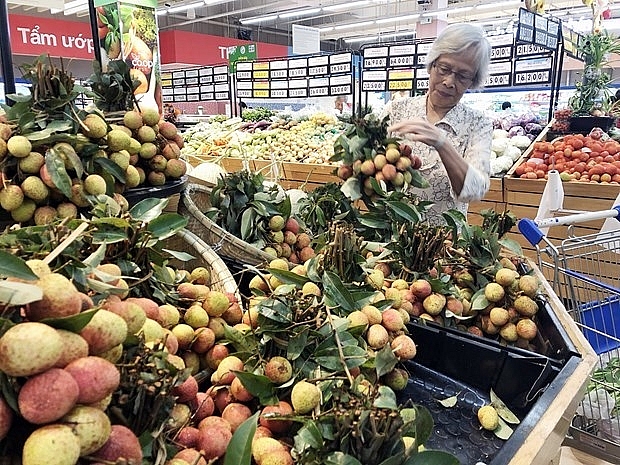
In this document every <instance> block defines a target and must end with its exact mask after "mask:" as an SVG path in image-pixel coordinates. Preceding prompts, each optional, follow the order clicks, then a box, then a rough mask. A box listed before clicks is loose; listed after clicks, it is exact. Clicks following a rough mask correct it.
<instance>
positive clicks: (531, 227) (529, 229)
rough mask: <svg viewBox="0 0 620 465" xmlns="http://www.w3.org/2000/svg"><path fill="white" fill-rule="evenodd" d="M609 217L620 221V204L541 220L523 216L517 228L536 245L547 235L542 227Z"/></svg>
mask: <svg viewBox="0 0 620 465" xmlns="http://www.w3.org/2000/svg"><path fill="white" fill-rule="evenodd" d="M607 218H615V219H616V220H618V221H620V205H616V206H614V207H613V208H612V209H610V210H601V211H597V212H587V213H575V214H574V215H567V216H559V217H557V218H543V219H541V220H531V219H529V218H523V219H521V220H519V222H518V223H517V228H518V229H519V232H520V233H521V234H523V236H524V237H525V238H526V239H527V240H528V242H529V243H530V244H532V245H533V246H536V245H537V244H538V243H539V242H540V241H541V240H542V239H543V238H544V237H545V234H544V233H543V232H542V231H541V229H540V228H549V227H551V226H563V225H568V224H576V223H583V222H586V221H593V220H603V219H607Z"/></svg>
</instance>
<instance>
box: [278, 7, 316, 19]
mask: <svg viewBox="0 0 620 465" xmlns="http://www.w3.org/2000/svg"><path fill="white" fill-rule="evenodd" d="M320 11H321V9H320V8H308V9H307V10H297V11H288V12H286V13H280V14H279V15H278V17H279V18H282V19H284V18H293V17H295V16H306V15H313V14H315V13H318V12H320Z"/></svg>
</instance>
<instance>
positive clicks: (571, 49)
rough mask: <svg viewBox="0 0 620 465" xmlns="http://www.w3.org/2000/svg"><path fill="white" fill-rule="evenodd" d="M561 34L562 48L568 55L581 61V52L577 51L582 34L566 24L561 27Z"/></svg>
mask: <svg viewBox="0 0 620 465" xmlns="http://www.w3.org/2000/svg"><path fill="white" fill-rule="evenodd" d="M562 35H563V36H564V50H566V53H567V54H568V56H570V57H572V58H575V59H577V60H581V61H583V53H582V52H580V51H579V46H580V45H581V41H582V40H584V38H583V36H582V35H581V34H579V33H578V32H576V31H573V30H572V29H569V28H568V27H566V26H563V27H562Z"/></svg>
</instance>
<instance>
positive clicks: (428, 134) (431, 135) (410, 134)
mask: <svg viewBox="0 0 620 465" xmlns="http://www.w3.org/2000/svg"><path fill="white" fill-rule="evenodd" d="M387 129H388V131H389V132H392V133H396V134H399V135H400V136H401V137H403V138H404V139H407V140H410V141H414V142H422V143H423V144H426V145H430V146H431V147H435V149H440V148H441V146H443V144H444V143H445V142H446V133H445V131H443V130H442V129H440V128H438V127H437V126H435V125H433V124H431V123H429V122H428V121H427V120H425V119H424V118H413V119H408V120H404V121H401V122H400V123H396V124H393V125H391V126H390V127H388V128H387Z"/></svg>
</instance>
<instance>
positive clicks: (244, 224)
mask: <svg viewBox="0 0 620 465" xmlns="http://www.w3.org/2000/svg"><path fill="white" fill-rule="evenodd" d="M255 230H256V211H255V210H254V209H253V208H247V209H246V210H245V211H244V212H243V214H242V215H241V239H243V240H244V241H246V240H247V239H249V238H251V237H252V236H253V235H254V231H255Z"/></svg>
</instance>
